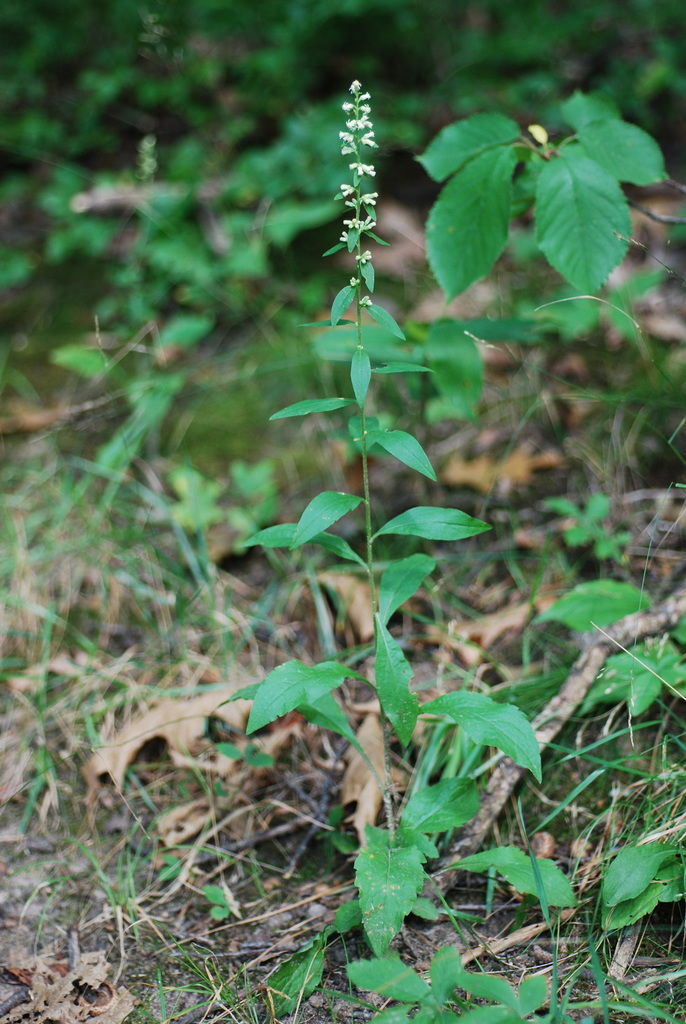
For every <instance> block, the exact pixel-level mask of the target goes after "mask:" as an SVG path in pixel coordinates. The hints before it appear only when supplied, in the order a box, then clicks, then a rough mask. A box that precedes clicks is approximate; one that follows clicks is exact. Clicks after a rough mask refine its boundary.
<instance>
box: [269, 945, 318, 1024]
mask: <svg viewBox="0 0 686 1024" xmlns="http://www.w3.org/2000/svg"><path fill="white" fill-rule="evenodd" d="M331 931H332V929H331V928H325V929H324V931H322V932H320V934H319V935H317V936H315V938H314V939H311V940H310V941H309V942H308V943H307V944H306V945H305V946H303V947H302V949H299V950H298V951H297V952H296V953H293V954H292V955H291V956H289V957H288V959H287V960H284V961H283V963H282V964H281V965H280V967H278V968H277V970H276V971H275V972H274V973H273V974H272V975H271V977H270V978H269V989H270V992H271V993H272V996H271V998H272V1000H273V1006H274V1012H275V1013H276V1014H278V1016H282V1015H285V1014H287V1013H292V1012H293V1010H294V1009H295V1008H296V1006H299V1005H300V1002H301V1001H302V1000H303V999H306V998H307V996H309V995H311V994H312V992H314V990H315V988H316V987H317V985H318V984H319V983H320V981H321V980H322V972H323V970H324V952H325V950H326V945H327V942H328V940H329V936H330V935H331Z"/></svg>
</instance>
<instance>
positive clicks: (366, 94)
mask: <svg viewBox="0 0 686 1024" xmlns="http://www.w3.org/2000/svg"><path fill="white" fill-rule="evenodd" d="M360 88H361V86H360ZM371 98H372V94H371V93H370V92H363V93H362V95H361V96H358V99H360V100H370V99H371Z"/></svg>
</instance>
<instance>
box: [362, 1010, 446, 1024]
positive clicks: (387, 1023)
mask: <svg viewBox="0 0 686 1024" xmlns="http://www.w3.org/2000/svg"><path fill="white" fill-rule="evenodd" d="M373 1019H374V1024H409V1020H410V1007H406V1006H389V1007H388V1009H387V1010H382V1011H381V1013H375V1014H374V1018H373ZM412 1020H413V1021H416V1020H417V1017H416V1016H414V1017H413V1018H412ZM432 1024H434V1022H433V1021H432ZM436 1024H438V1022H436Z"/></svg>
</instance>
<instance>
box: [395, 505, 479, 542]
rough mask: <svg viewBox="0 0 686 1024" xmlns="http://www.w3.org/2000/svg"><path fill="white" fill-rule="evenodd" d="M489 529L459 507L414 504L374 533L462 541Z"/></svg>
mask: <svg viewBox="0 0 686 1024" xmlns="http://www.w3.org/2000/svg"><path fill="white" fill-rule="evenodd" d="M490 529H491V527H490V526H489V525H488V523H482V522H481V520H480V519H474V518H473V516H468V515H467V513H466V512H460V511H459V509H456V508H433V507H432V506H430V505H418V506H417V507H416V508H408V510H407V512H401V513H400V515H399V516H395V518H394V519H390V520H389V521H388V522H387V523H384V525H383V526H382V527H381V529H380V530H377V531H376V534H375V536H376V537H381V536H383V535H384V534H387V533H395V534H400V536H403V537H423V538H424V539H425V540H464V538H465V537H474V536H476V534H478V533H483V532H484V531H485V530H490Z"/></svg>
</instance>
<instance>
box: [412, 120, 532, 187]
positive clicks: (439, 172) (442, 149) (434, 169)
mask: <svg viewBox="0 0 686 1024" xmlns="http://www.w3.org/2000/svg"><path fill="white" fill-rule="evenodd" d="M517 138H519V127H518V125H517V124H516V123H515V122H514V121H511V120H510V118H509V117H503V115H502V114H475V115H474V116H473V117H468V118H466V119H465V120H464V121H458V122H457V123H456V124H449V125H448V126H447V127H446V128H443V130H442V131H440V132H439V133H438V135H437V136H436V138H435V139H434V140H433V141H432V142H431V144H430V145H429V147H428V149H427V150H426V151H425V152H424V153H422V155H421V156H420V157H418V158H417V159H418V160H419V163H420V164H421V165H422V166H423V167H424V169H425V170H426V171H427V172H428V173H429V174H430V175H431V177H432V178H433V179H434V180H435V181H443V180H444V179H445V178H447V177H448V175H450V174H452V173H453V172H454V171H459V169H460V167H462V165H463V164H465V163H466V162H467V161H468V160H472V159H473V158H474V157H475V156H479V154H480V153H483V152H484V151H485V150H488V149H493V148H494V147H496V146H503V145H506V144H507V143H508V142H514V141H515V139H517Z"/></svg>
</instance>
